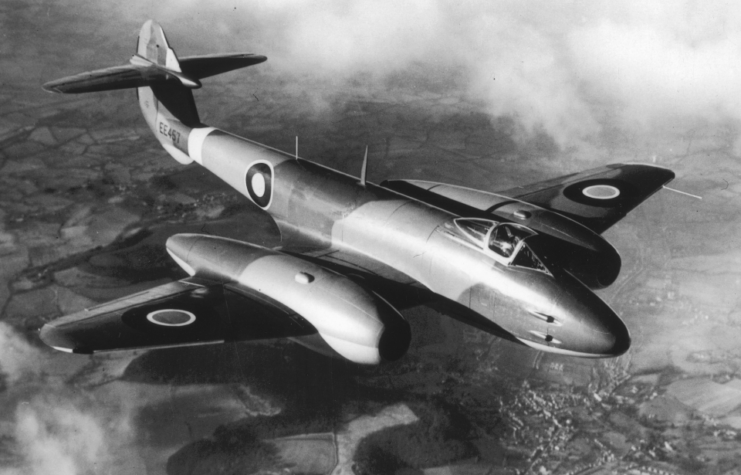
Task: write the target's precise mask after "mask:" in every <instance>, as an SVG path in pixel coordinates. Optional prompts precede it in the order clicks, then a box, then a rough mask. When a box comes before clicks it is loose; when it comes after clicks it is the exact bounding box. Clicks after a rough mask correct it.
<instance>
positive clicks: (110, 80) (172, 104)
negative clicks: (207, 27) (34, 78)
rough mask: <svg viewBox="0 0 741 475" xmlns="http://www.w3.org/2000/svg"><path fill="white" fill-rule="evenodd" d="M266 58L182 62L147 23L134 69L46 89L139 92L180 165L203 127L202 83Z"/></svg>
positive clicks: (131, 66) (199, 58)
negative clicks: (198, 98) (197, 92)
mask: <svg viewBox="0 0 741 475" xmlns="http://www.w3.org/2000/svg"><path fill="white" fill-rule="evenodd" d="M266 59H267V58H266V57H265V56H260V55H254V54H243V53H232V54H215V55H206V56H191V57H186V58H182V59H178V57H177V55H176V54H175V51H174V50H173V49H172V48H170V46H169V44H168V42H167V38H166V37H165V32H164V31H163V30H162V27H160V25H159V24H158V23H157V22H155V21H153V20H148V21H146V22H145V23H144V25H143V26H142V29H141V32H140V33H139V39H138V42H137V46H136V54H135V55H134V56H132V57H131V59H130V60H129V64H126V65H122V66H114V67H111V68H106V69H98V70H95V71H90V72H85V73H81V74H77V75H74V76H68V77H65V78H62V79H57V80H55V81H51V82H48V83H46V84H44V85H43V88H44V89H45V90H47V91H50V92H57V93H64V94H79V93H85V92H97V91H110V90H116V89H132V88H136V89H137V95H138V98H139V106H140V107H141V110H142V113H143V114H144V118H145V120H146V121H147V125H149V128H150V129H152V132H153V133H154V135H155V136H156V137H157V139H158V140H159V142H160V143H161V144H162V146H163V147H164V148H165V150H167V151H168V153H170V155H172V156H173V157H174V158H175V159H176V160H177V161H179V162H181V163H190V162H191V161H192V160H191V158H190V157H189V156H188V136H189V135H190V132H191V131H192V130H193V129H194V128H198V127H203V124H201V121H200V119H199V117H198V110H197V109H196V105H195V101H194V99H193V92H192V90H193V89H197V88H199V87H201V79H204V78H207V77H211V76H215V75H217V74H222V73H225V72H228V71H232V70H235V69H239V68H244V67H247V66H252V65H253V64H259V63H262V62H263V61H265V60H266Z"/></svg>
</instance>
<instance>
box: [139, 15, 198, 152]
mask: <svg viewBox="0 0 741 475" xmlns="http://www.w3.org/2000/svg"><path fill="white" fill-rule="evenodd" d="M142 60H144V61H147V62H150V63H152V64H155V65H157V66H159V67H160V68H163V69H165V70H166V71H167V72H168V73H171V74H172V75H173V76H175V77H176V78H178V79H180V81H166V82H161V83H153V84H151V85H150V86H146V87H140V88H138V89H137V91H138V95H139V106H140V107H141V110H142V114H144V118H145V119H146V121H147V124H148V125H149V128H150V129H152V132H153V133H154V135H155V137H157V140H159V142H160V143H161V144H162V146H163V147H164V148H165V150H167V152H168V153H169V154H170V155H172V157H173V158H175V160H177V161H178V162H180V163H184V164H187V163H190V162H191V161H192V159H191V158H190V157H189V156H188V136H189V135H190V132H191V130H192V129H193V128H194V127H198V126H200V125H201V121H200V119H199V117H198V110H197V109H196V104H195V101H194V99H193V92H192V91H191V89H192V88H190V87H186V86H185V85H184V84H183V82H182V78H181V77H180V76H182V74H178V73H182V71H181V69H180V62H179V61H178V57H177V55H176V54H175V51H173V50H172V48H170V46H169V45H168V43H167V38H166V37H165V32H164V31H162V27H160V26H159V24H158V23H157V22H155V21H153V20H148V21H147V22H146V23H144V25H143V26H142V29H141V32H140V33H139V40H138V43H137V48H136V56H134V58H132V63H134V62H135V61H142Z"/></svg>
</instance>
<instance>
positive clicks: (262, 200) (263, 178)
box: [245, 161, 273, 209]
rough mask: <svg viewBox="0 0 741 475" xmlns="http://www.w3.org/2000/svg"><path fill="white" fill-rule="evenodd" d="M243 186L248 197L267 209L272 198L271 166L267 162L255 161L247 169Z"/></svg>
mask: <svg viewBox="0 0 741 475" xmlns="http://www.w3.org/2000/svg"><path fill="white" fill-rule="evenodd" d="M245 186H246V187H247V194H249V196H250V199H251V200H252V201H253V202H254V203H255V204H256V205H257V206H259V207H260V208H262V209H267V208H268V207H269V206H270V202H271V201H272V199H273V167H272V166H270V164H269V163H268V162H262V161H261V162H255V163H253V164H252V165H250V167H249V168H248V169H247V174H246V175H245Z"/></svg>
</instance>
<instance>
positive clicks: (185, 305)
mask: <svg viewBox="0 0 741 475" xmlns="http://www.w3.org/2000/svg"><path fill="white" fill-rule="evenodd" d="M315 332H316V330H315V329H314V327H313V326H311V325H310V324H309V323H308V322H306V321H305V320H304V319H303V318H301V317H300V316H298V315H296V314H295V313H294V312H291V311H290V310H288V309H287V308H285V307H282V306H281V305H280V304H278V303H276V302H270V301H267V300H266V299H265V298H264V297H261V296H258V295H249V294H246V293H245V291H244V289H239V288H237V287H233V286H231V285H229V284H222V283H214V282H210V281H197V280H193V279H186V280H181V281H176V282H170V283H168V284H165V285H161V286H158V287H154V288H152V289H149V290H145V291H143V292H140V293H137V294H133V295H130V296H127V297H124V298H121V299H118V300H114V301H112V302H108V303H104V304H101V305H98V306H95V307H92V308H89V309H85V310H82V311H81V312H78V313H75V314H73V315H69V316H67V317H62V318H60V319H57V320H54V321H52V322H50V323H48V324H46V325H45V326H44V327H43V328H42V329H41V339H42V340H43V341H44V343H46V344H47V345H49V346H52V347H54V348H56V349H58V350H61V351H68V352H73V353H95V352H102V351H113V350H123V349H137V348H165V347H176V346H190V345H201V344H210V343H223V342H228V341H243V340H258V339H268V338H280V337H297V336H305V335H310V334H313V333H315Z"/></svg>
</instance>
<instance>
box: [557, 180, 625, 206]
mask: <svg viewBox="0 0 741 475" xmlns="http://www.w3.org/2000/svg"><path fill="white" fill-rule="evenodd" d="M563 194H564V195H565V196H566V197H567V198H568V199H570V200H572V201H576V202H577V203H581V204H584V205H589V206H597V207H600V208H613V207H617V206H623V205H626V204H628V203H630V202H632V201H634V200H635V196H636V192H635V188H634V187H633V186H632V185H631V184H630V183H627V182H625V181H622V180H614V179H610V178H603V179H596V180H585V181H580V182H578V183H574V184H573V185H570V186H567V187H566V188H565V189H564V190H563Z"/></svg>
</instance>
